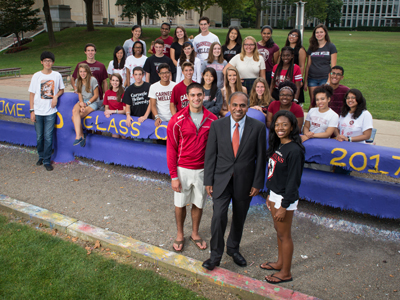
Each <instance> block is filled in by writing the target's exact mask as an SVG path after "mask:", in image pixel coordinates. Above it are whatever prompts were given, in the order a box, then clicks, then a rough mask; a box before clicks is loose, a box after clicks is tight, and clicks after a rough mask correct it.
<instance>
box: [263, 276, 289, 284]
mask: <svg viewBox="0 0 400 300" xmlns="http://www.w3.org/2000/svg"><path fill="white" fill-rule="evenodd" d="M270 277H274V278H276V279H279V281H271V280H268V278H267V276H265V281H266V282H268V283H270V284H278V283H283V282H289V281H293V278H292V277H290V278H289V279H281V278H279V277H277V276H275V275H271V276H270Z"/></svg>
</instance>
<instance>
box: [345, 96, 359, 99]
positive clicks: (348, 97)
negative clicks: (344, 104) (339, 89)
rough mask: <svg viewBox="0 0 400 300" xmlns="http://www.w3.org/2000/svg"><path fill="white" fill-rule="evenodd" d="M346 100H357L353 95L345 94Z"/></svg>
mask: <svg viewBox="0 0 400 300" xmlns="http://www.w3.org/2000/svg"><path fill="white" fill-rule="evenodd" d="M346 100H357V98H356V97H355V96H347V97H346Z"/></svg>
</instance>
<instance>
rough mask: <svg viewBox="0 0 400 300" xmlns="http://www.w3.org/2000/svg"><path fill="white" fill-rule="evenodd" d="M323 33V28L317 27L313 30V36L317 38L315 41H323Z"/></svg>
mask: <svg viewBox="0 0 400 300" xmlns="http://www.w3.org/2000/svg"><path fill="white" fill-rule="evenodd" d="M325 35H326V32H325V30H324V29H323V28H321V27H320V28H317V29H316V30H315V38H316V39H317V41H324V40H325Z"/></svg>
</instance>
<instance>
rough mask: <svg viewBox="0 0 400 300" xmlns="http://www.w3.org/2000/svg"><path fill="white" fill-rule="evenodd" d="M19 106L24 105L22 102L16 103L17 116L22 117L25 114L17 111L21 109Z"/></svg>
mask: <svg viewBox="0 0 400 300" xmlns="http://www.w3.org/2000/svg"><path fill="white" fill-rule="evenodd" d="M20 106H22V107H24V106H25V104H24V103H17V116H18V117H24V116H25V115H24V114H20V113H19V112H20V111H22V107H20Z"/></svg>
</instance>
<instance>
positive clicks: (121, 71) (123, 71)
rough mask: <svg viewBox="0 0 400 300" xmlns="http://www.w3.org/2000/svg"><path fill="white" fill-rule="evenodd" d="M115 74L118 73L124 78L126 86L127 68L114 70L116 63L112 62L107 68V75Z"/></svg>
mask: <svg viewBox="0 0 400 300" xmlns="http://www.w3.org/2000/svg"><path fill="white" fill-rule="evenodd" d="M114 73H118V74H119V75H121V77H122V85H124V84H125V80H126V67H125V66H124V67H123V68H122V69H114V61H113V60H112V61H110V63H109V64H108V68H107V74H108V75H112V74H114Z"/></svg>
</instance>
